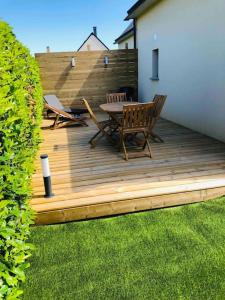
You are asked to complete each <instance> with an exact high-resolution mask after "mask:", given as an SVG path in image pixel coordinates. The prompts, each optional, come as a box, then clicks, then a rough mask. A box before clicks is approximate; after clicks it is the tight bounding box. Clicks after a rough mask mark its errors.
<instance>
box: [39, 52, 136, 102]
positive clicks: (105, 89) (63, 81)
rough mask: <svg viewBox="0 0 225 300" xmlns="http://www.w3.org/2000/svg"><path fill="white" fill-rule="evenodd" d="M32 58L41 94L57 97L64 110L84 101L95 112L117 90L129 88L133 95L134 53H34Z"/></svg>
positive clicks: (134, 87)
mask: <svg viewBox="0 0 225 300" xmlns="http://www.w3.org/2000/svg"><path fill="white" fill-rule="evenodd" d="M35 57H36V60H37V62H38V64H39V67H40V73H41V80H42V85H43V89H44V94H45V95H47V94H55V95H57V96H58V97H59V98H60V99H61V100H62V102H63V104H64V105H65V106H71V107H79V106H80V99H81V98H82V97H85V98H86V99H88V100H89V101H90V103H91V105H92V106H93V107H94V108H97V107H98V106H99V104H101V103H104V102H105V101H106V98H105V96H106V93H109V92H117V91H118V89H119V88H120V87H132V88H133V89H134V91H135V95H137V75H138V74H137V50H112V51H93V52H92V51H90V52H59V53H38V54H35ZM105 57H107V58H108V65H107V66H106V65H105ZM72 58H74V60H75V67H72V64H71V61H72Z"/></svg>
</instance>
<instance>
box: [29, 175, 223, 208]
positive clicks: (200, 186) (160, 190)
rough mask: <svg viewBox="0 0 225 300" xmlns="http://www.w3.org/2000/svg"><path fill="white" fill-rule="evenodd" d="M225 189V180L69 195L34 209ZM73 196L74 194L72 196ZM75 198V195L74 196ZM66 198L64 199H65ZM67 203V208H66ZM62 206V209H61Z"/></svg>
mask: <svg viewBox="0 0 225 300" xmlns="http://www.w3.org/2000/svg"><path fill="white" fill-rule="evenodd" d="M220 187H222V188H224V189H225V179H217V180H212V179H211V180H208V181H204V182H197V183H191V184H185V183H184V184H180V185H178V186H166V187H157V188H153V189H146V190H141V191H131V192H121V193H113V194H109V195H108V194H107V195H98V196H90V197H84V198H78V199H71V196H70V195H69V194H68V195H67V196H68V198H70V199H68V198H65V196H63V197H62V198H61V199H60V197H59V199H57V200H56V201H54V202H49V203H42V204H34V205H32V208H33V209H34V210H35V211H37V212H38V213H41V212H45V211H46V206H49V211H57V210H61V209H72V208H75V207H77V208H79V207H83V206H91V205H95V204H96V205H98V204H104V203H112V202H116V201H124V200H133V199H143V198H150V197H157V196H159V197H160V196H164V195H165V196H167V197H168V195H171V194H175V195H176V194H182V193H187V192H194V191H201V190H202V191H204V190H210V189H215V188H220ZM71 195H72V194H71ZM74 196H75V195H74ZM63 198H64V199H63ZM65 201H66V202H67V207H65V208H64V206H65V204H64V203H66V202H65ZM60 206H62V208H61V207H60Z"/></svg>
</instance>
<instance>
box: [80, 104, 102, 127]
mask: <svg viewBox="0 0 225 300" xmlns="http://www.w3.org/2000/svg"><path fill="white" fill-rule="evenodd" d="M82 102H83V103H84V105H85V106H86V108H87V110H88V113H89V115H90V118H91V119H92V121H93V122H94V123H95V124H96V125H97V126H99V123H98V120H97V118H96V116H95V114H94V112H93V110H92V109H91V107H90V105H89V103H88V101H87V100H86V99H84V98H83V99H82Z"/></svg>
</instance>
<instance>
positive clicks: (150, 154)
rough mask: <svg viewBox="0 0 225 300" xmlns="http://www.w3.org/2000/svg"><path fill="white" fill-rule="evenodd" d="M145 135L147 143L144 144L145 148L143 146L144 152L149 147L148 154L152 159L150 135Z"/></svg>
mask: <svg viewBox="0 0 225 300" xmlns="http://www.w3.org/2000/svg"><path fill="white" fill-rule="evenodd" d="M143 134H144V137H145V143H144V146H143V150H144V149H145V148H146V146H147V147H148V152H149V157H150V158H152V148H151V145H150V143H149V140H148V134H146V133H145V132H143Z"/></svg>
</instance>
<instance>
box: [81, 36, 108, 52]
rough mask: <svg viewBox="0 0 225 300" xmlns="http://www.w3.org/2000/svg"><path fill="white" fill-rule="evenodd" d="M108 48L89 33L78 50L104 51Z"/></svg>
mask: <svg viewBox="0 0 225 300" xmlns="http://www.w3.org/2000/svg"><path fill="white" fill-rule="evenodd" d="M104 50H108V49H107V48H106V47H105V46H104V45H103V44H102V43H101V42H100V41H99V40H98V39H97V38H96V37H95V36H94V35H91V36H90V37H89V39H88V40H87V41H86V42H85V43H84V45H83V46H82V47H81V48H80V49H79V51H104Z"/></svg>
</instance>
